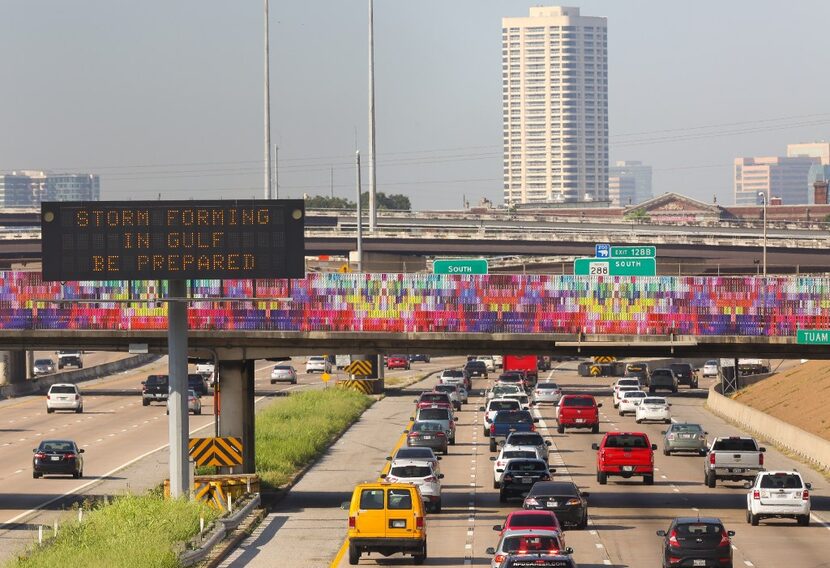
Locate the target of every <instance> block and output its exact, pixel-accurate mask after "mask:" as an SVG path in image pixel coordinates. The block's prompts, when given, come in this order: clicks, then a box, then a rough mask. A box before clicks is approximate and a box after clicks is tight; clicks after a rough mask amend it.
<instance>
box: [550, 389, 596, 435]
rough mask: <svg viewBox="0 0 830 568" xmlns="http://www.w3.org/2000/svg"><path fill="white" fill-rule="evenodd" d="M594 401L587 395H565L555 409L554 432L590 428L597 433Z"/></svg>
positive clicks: (562, 432) (561, 432)
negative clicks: (555, 423) (555, 424)
mask: <svg viewBox="0 0 830 568" xmlns="http://www.w3.org/2000/svg"><path fill="white" fill-rule="evenodd" d="M601 406H602V403H600V404H597V401H596V399H595V398H594V397H593V396H591V395H589V394H566V395H564V396H563V397H562V398H561V399H559V406H557V407H556V409H557V410H556V422H557V426H556V431H557V432H559V433H560V434H564V433H565V428H590V429H591V432H593V433H594V434H597V433H599V408H600V407H601Z"/></svg>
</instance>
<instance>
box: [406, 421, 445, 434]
mask: <svg viewBox="0 0 830 568" xmlns="http://www.w3.org/2000/svg"><path fill="white" fill-rule="evenodd" d="M443 430H444V427H443V426H442V425H441V423H440V422H416V423H415V424H413V425H412V431H413V432H438V431H443Z"/></svg>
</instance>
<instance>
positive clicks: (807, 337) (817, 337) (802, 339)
mask: <svg viewBox="0 0 830 568" xmlns="http://www.w3.org/2000/svg"><path fill="white" fill-rule="evenodd" d="M796 342H797V343H798V344H799V345H830V329H799V330H798V334H797V341H796Z"/></svg>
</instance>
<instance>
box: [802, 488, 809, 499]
mask: <svg viewBox="0 0 830 568" xmlns="http://www.w3.org/2000/svg"><path fill="white" fill-rule="evenodd" d="M801 498H802V499H803V500H804V501H809V500H810V492H809V491H807V490H806V489H805V490H804V493H802V494H801Z"/></svg>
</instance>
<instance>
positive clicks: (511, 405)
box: [490, 400, 519, 412]
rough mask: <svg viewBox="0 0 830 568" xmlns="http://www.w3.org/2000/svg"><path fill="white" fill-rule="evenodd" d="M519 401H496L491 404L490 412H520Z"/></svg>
mask: <svg viewBox="0 0 830 568" xmlns="http://www.w3.org/2000/svg"><path fill="white" fill-rule="evenodd" d="M518 409H519V401H518V400H494V401H492V402H491V403H490V411H491V412H492V411H497V410H518Z"/></svg>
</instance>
